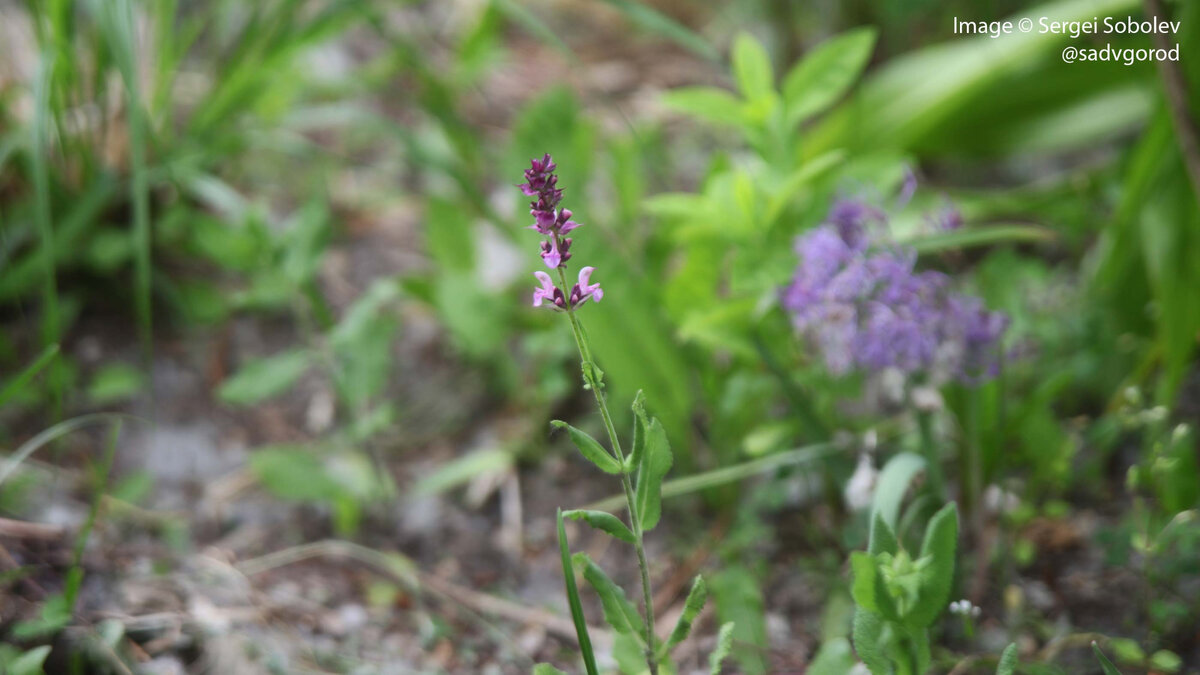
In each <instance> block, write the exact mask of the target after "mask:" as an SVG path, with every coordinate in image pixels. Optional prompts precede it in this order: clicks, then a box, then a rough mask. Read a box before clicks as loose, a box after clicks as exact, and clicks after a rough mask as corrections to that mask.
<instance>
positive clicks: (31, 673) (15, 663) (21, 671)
mask: <svg viewBox="0 0 1200 675" xmlns="http://www.w3.org/2000/svg"><path fill="white" fill-rule="evenodd" d="M49 655H50V645H42V646H41V647H34V648H33V649H30V650H29V651H27V652H25V653H24V654H21V655H20V656H18V657H17V658H15V659H13V660H12V662H10V663H8V664H7V670H6V671H5V672H7V673H8V674H9V675H41V673H42V665H43V664H44V663H45V662H46V657H47V656H49Z"/></svg>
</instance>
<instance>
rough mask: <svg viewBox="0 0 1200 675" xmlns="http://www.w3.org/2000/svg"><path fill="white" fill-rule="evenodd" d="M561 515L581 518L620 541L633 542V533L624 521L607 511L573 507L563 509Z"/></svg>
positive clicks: (574, 518)
mask: <svg viewBox="0 0 1200 675" xmlns="http://www.w3.org/2000/svg"><path fill="white" fill-rule="evenodd" d="M563 517H564V518H570V519H571V520H582V521H584V522H586V523H587V524H588V525H591V526H592V527H594V528H596V529H597V530H600V531H602V532H607V533H608V534H610V535H612V536H614V537H616V538H617V539H620V540H621V541H624V542H628V543H630V544H632V543H634V541H635V540H634V538H633V533H632V532H630V531H629V528H628V527H626V526H625V523H622V522H621V519H620V518H617V517H616V516H614V515H613V514H611V513H609V512H607V511H587V510H584V509H573V510H571V511H563Z"/></svg>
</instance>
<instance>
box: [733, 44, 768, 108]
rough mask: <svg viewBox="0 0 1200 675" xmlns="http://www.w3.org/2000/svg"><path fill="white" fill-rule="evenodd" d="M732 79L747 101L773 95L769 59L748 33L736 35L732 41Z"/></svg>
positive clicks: (765, 51)
mask: <svg viewBox="0 0 1200 675" xmlns="http://www.w3.org/2000/svg"><path fill="white" fill-rule="evenodd" d="M733 78H734V80H735V81H737V85H738V89H740V90H741V92H742V96H744V97H746V100H747V101H757V100H760V99H764V98H767V97H769V96H770V95H771V94H772V93H773V90H774V86H775V75H774V74H773V72H772V70H771V58H770V57H769V56H767V50H765V49H763V46H762V45H761V44H760V43H759V42H758V40H756V39H754V37H753V36H751V35H750V34H749V33H738V35H737V37H735V38H734V39H733Z"/></svg>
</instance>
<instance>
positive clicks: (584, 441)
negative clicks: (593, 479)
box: [550, 420, 621, 473]
mask: <svg viewBox="0 0 1200 675" xmlns="http://www.w3.org/2000/svg"><path fill="white" fill-rule="evenodd" d="M550 424H552V425H553V426H554V427H555V428H557V429H566V430H567V433H568V434H570V436H571V442H572V443H574V444H575V447H576V448H579V452H580V454H582V455H583V456H584V458H585V459H587V460H588V461H589V462H591V463H592V464H595V465H596V467H597V468H598V469H600V470H601V471H603V472H604V473H621V463H620V462H618V461H617V458H616V457H613V456H612V455H610V454H608V451H607V450H605V449H604V446H602V445H600V443H599V441H597V440H596V439H594V438H592V437H591V436H590V435H588V434H587V433H586V432H584V431H580V430H579V429H576V428H575V427H573V426H571V425H570V424H567V423H566V422H563V421H561V420H554V421H553V422H551V423H550Z"/></svg>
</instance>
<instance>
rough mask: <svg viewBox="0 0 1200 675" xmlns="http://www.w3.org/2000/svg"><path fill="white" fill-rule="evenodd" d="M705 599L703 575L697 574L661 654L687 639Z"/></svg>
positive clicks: (706, 590)
mask: <svg viewBox="0 0 1200 675" xmlns="http://www.w3.org/2000/svg"><path fill="white" fill-rule="evenodd" d="M706 600H708V589H707V588H706V587H705V585H704V577H701V576H699V575H697V576H696V580H695V581H693V582H692V590H690V591H688V596H687V600H686V601H685V602H684V603H683V613H682V614H680V615H679V620H678V621H676V622H675V628H674V630H672V631H671V637H669V638H667V643H666V644H665V645H663V648H662V650H661V654H662V655H664V656H665V655H667V654H670V653H671V650H672V649H674V648H675V646H676V645H678V644H679V643H680V642H683V641H684V640H686V639H687V636H688V634H689V633H691V632H692V623H693V622H694V621H695V620H696V617H697V616H699V615H700V610H702V609H704V602H705V601H706Z"/></svg>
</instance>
